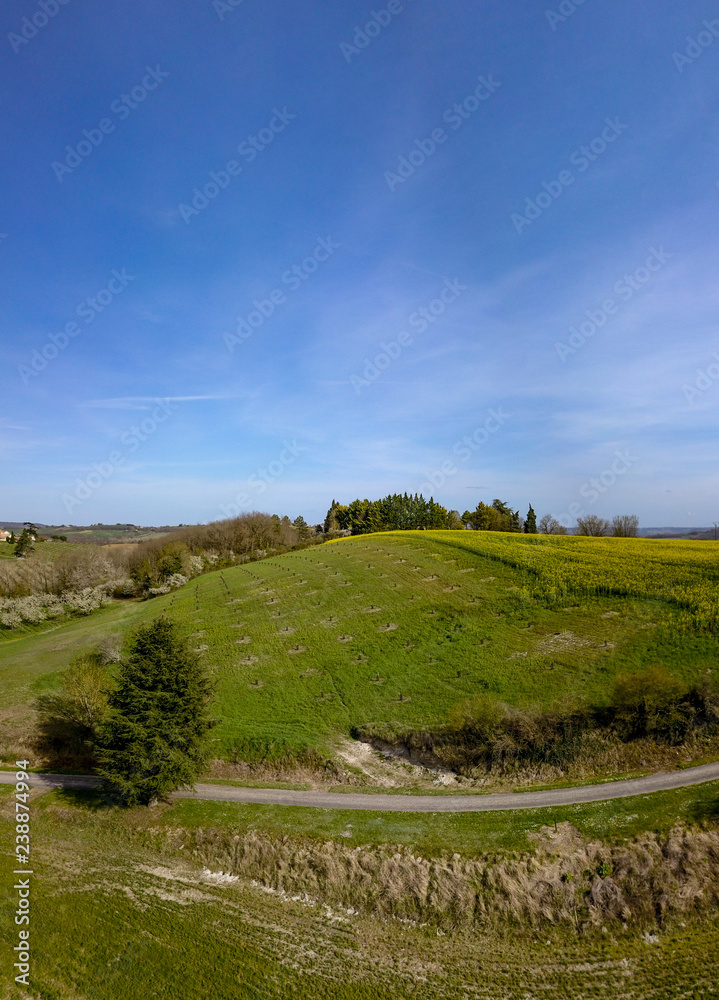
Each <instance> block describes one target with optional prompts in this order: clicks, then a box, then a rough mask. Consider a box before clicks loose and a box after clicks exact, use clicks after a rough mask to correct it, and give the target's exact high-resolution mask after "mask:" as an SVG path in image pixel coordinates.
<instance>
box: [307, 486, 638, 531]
mask: <svg viewBox="0 0 719 1000" xmlns="http://www.w3.org/2000/svg"><path fill="white" fill-rule="evenodd" d="M323 528H324V531H325V533H327V532H332V531H343V532H350V533H351V534H352V535H365V534H369V533H370V532H374V531H417V530H423V529H427V530H428V529H432V528H434V529H445V530H446V529H449V530H462V529H467V528H470V529H472V530H474V531H513V532H524V534H527V535H536V534H544V535H566V534H569V529H568V528H566V527H565V526H564V525H562V524H561V523H560V522H559V521H558V520H557V519H556V518H555V517H553V516H552V515H551V514H545V515H544V516H543V517H542V519H541V520H540V521H539V523H537V514H536V512H535V510H534V508H533V507H532V505H531V504H530V505H529V509H528V510H527V514H526V516H525V517H521V516H520V513H519V511H518V510H514V509H513V508H512V507H510V506H509V504H507V503H505V502H504V501H502V500H498V499H495V500H493V501H492V503H491V504H486V503H484V502H482V501H480V502H479V503H478V504H477V506H476V507H475V509H474V510H471V511H470V510H465V512H464V513H463V514H460V513H459V511H458V510H447V508H446V507H443V506H442V505H441V504H439V503H437V502H436V501H435V500H434V498H433V497H430V498H429V500H425V498H424V497H423V496H422V494H421V493H415V494H409V493H390V494H389V495H388V496H386V497H383V498H382V499H381V500H366V499H365V500H359V499H357V500H353V501H352V503H349V504H341V503H338V502H337V500H333V501H332V504H331V506H330V508H329V510H328V511H327V516H326V517H325V521H324V525H323ZM638 529H639V520H638V518H637V517H636V515H634V514H622V515H618V516H617V517H615V518H614V519H613V520H612V521H611V522H610V521H608V520H606V519H604V518H601V517H597V515H596V514H588V515H586V516H584V517H579V518H577V524H576V527H575V528H574V529H573V534H575V535H594V536H603V535H613V536H615V537H620V538H633V537H636V535H637V534H638Z"/></svg>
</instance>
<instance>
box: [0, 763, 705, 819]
mask: <svg viewBox="0 0 719 1000" xmlns="http://www.w3.org/2000/svg"><path fill="white" fill-rule="evenodd" d="M717 779H719V761H715V762H713V763H711V764H702V765H700V766H699V767H690V768H686V769H685V770H682V771H671V772H662V773H659V774H650V775H647V776H646V777H644V778H629V779H627V780H623V781H612V782H607V783H604V784H599V785H581V786H579V787H575V788H553V789H547V790H543V791H537V792H506V793H505V792H502V793H497V792H493V793H490V794H484V795H483V794H469V795H404V794H398V795H387V794H382V793H378V794H374V793H361V792H360V793H358V792H348V793H343V792H321V791H310V792H298V791H290V790H286V789H280V788H237V787H235V786H230V785H205V784H197V785H196V786H195V789H194V791H180V792H174V793H173V794H172V796H171V798H174V799H186V798H195V799H209V800H212V801H215V802H244V803H248V802H249V803H254V804H257V805H279V806H305V807H310V808H316V809H365V810H371V811H375V812H420V813H437V812H443V813H454V812H496V811H502V810H510V809H541V808H543V807H547V806H550V807H551V806H570V805H579V804H581V803H585V802H601V801H605V800H607V799H620V798H626V797H627V796H630V795H649V794H651V793H652V792H665V791H669V790H671V789H674V788H685V787H686V786H688V785H700V784H703V783H704V782H707V781H716V780H717ZM0 784H2V785H13V784H15V774H14V772H12V771H2V772H0ZM30 784H31V785H32V786H34V787H41V788H42V787H45V788H47V789H54V788H75V789H93V788H97V787H98V786H99V784H100V779H99V778H96V777H94V776H93V775H89V774H88V775H85V774H31V775H30Z"/></svg>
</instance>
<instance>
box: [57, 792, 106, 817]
mask: <svg viewBox="0 0 719 1000" xmlns="http://www.w3.org/2000/svg"><path fill="white" fill-rule="evenodd" d="M55 794H56V796H57V801H58V803H59V804H60V805H67V806H74V807H75V808H77V809H89V810H90V811H91V812H100V811H101V810H104V809H116V808H117V807H118V802H117V800H116V799H113V797H112V796H111V795H109V794H108V793H107V792H105V791H103V790H102V789H101V788H58V789H57V790H56V792H55Z"/></svg>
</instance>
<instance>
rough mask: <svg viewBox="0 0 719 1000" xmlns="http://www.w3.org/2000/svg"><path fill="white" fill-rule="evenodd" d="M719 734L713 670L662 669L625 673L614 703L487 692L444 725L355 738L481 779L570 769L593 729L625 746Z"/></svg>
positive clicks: (371, 728) (366, 732) (366, 730)
mask: <svg viewBox="0 0 719 1000" xmlns="http://www.w3.org/2000/svg"><path fill="white" fill-rule="evenodd" d="M718 731H719V688H717V686H716V683H715V682H714V681H713V680H712V677H711V674H706V675H705V676H704V677H703V678H702V679H701V680H700V681H699V682H698V683H696V684H694V685H692V686H691V687H687V686H685V685H683V684H682V683H681V681H679V680H678V679H677V678H676V677H674V676H672V675H671V674H670V673H669V671H668V670H666V669H665V668H664V667H661V666H652V667H648V668H646V669H645V670H642V671H637V672H635V673H627V674H621V675H619V676H618V677H617V680H616V682H615V686H614V690H613V693H612V697H611V699H610V701H609V703H608V704H607V705H602V706H591V705H584V706H582V705H570V706H566V707H560V708H557V709H550V710H546V711H539V710H537V711H531V710H520V709H516V708H513V707H511V706H509V705H505V704H503V703H501V702H499V701H497V700H496V699H495V698H493V697H492V696H491V695H488V694H480V695H477V696H475V697H474V698H470V699H467V700H465V701H463V702H461V703H460V704H459V705H457V706H456V708H455V709H454V711H453V712H452V713H451V716H450V719H449V721H448V723H447V725H445V726H440V727H438V728H437V729H433V730H408V731H404V732H398V731H396V729H395V728H394V727H393V726H392V725H388V724H379V725H368V726H363V727H360V728H358V729H357V730H355V731H354V733H353V735H354V736H356V737H358V738H360V739H365V740H368V741H369V742H375V743H376V742H379V743H380V745H381V744H389V745H394V746H401V747H404V748H405V749H406V750H408V751H409V753H410V754H412V756H414V757H416V758H417V759H419V760H422V761H424V762H426V763H433V764H437V763H440V764H441V765H443V766H445V767H449V768H450V769H451V770H453V771H455V772H456V773H458V774H462V775H465V776H469V777H476V776H477V775H478V774H483V773H487V772H489V771H495V772H499V773H500V774H501V773H510V772H512V771H515V770H520V769H522V768H524V767H527V766H528V765H537V764H548V765H550V766H555V767H564V766H565V765H567V764H568V763H571V762H572V761H573V760H575V759H577V758H578V757H579V756H580V754H582V753H583V751H584V749H585V747H586V738H587V736H589V735H591V734H592V733H600V734H604V735H606V736H610V737H613V738H614V739H617V740H619V741H620V742H622V743H631V742H633V741H636V740H650V741H653V742H654V743H660V744H666V745H670V746H681V745H682V744H684V743H685V742H686V741H687V740H688V739H689V738H690V737H691V736H692V734H694V733H700V732H705V733H707V734H712V733H716V732H718Z"/></svg>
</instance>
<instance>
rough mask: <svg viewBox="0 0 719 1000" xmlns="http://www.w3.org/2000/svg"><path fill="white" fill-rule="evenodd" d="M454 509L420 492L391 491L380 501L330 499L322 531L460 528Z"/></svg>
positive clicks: (367, 531)
mask: <svg viewBox="0 0 719 1000" xmlns="http://www.w3.org/2000/svg"><path fill="white" fill-rule="evenodd" d="M462 527H463V524H462V523H461V521H460V517H459V514H458V512H457V511H456V510H452V511H448V510H447V508H446V507H443V506H442V505H441V504H438V503H435V501H434V500H433V499H432V497H430V498H429V500H425V498H424V497H423V496H422V494H421V493H415V494H414V495H410V494H409V493H391V494H389V496H386V497H383V498H382V499H381V500H353V501H352V503H350V504H341V503H338V502H337V501H336V500H333V501H332V505H331V507H330V509H329V510H328V511H327V516H326V517H325V521H324V531H325V533H329V532H333V531H349V532H351V534H353V535H366V534H369V533H370V532H372V531H417V530H421V529H430V528H435V529H437V528H439V529H442V528H444V529H446V528H462Z"/></svg>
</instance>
